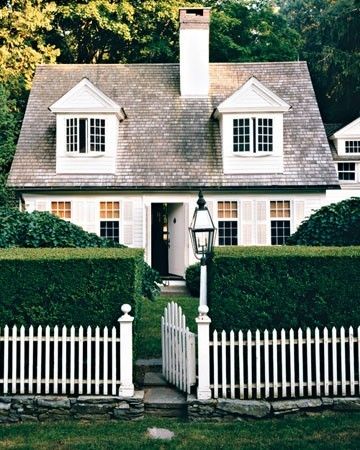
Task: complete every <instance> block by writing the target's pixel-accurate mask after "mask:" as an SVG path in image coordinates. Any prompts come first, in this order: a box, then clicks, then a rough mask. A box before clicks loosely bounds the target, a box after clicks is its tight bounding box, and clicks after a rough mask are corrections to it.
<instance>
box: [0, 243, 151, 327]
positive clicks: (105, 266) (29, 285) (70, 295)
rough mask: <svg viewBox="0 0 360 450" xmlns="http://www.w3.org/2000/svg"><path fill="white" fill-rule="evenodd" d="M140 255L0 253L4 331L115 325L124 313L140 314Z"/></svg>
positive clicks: (128, 252) (91, 251) (98, 251)
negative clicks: (125, 307)
mask: <svg viewBox="0 0 360 450" xmlns="http://www.w3.org/2000/svg"><path fill="white" fill-rule="evenodd" d="M142 270H143V252H142V250H139V249H128V248H124V249H119V248H117V249H115V248H113V249H99V248H96V249H94V248H91V249H23V248H15V249H2V250H0V286H1V287H0V326H4V325H5V324H8V325H12V324H16V325H22V324H24V325H30V324H32V325H51V326H54V325H75V326H79V325H83V326H87V325H92V326H93V325H99V326H100V327H103V326H105V325H107V326H109V325H117V319H118V318H119V317H120V315H121V310H120V307H121V305H122V304H123V303H129V304H130V305H131V306H132V308H133V311H132V314H135V315H136V313H137V308H138V304H139V303H140V302H138V301H137V300H138V299H139V297H140V296H141V282H142Z"/></svg>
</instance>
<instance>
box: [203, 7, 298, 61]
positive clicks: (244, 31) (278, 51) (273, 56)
mask: <svg viewBox="0 0 360 450" xmlns="http://www.w3.org/2000/svg"><path fill="white" fill-rule="evenodd" d="M207 4H208V5H210V6H212V8H213V9H212V16H211V17H212V19H211V28H210V58H211V60H212V61H223V62H250V61H289V60H296V59H297V56H298V50H299V45H300V36H299V34H298V33H297V32H296V31H294V30H293V29H291V27H289V25H288V24H287V23H286V21H285V19H284V17H283V16H281V15H280V14H278V10H277V8H275V7H274V6H273V2H272V1H268V0H253V1H248V0H229V1H220V2H218V1H215V2H214V1H210V2H207Z"/></svg>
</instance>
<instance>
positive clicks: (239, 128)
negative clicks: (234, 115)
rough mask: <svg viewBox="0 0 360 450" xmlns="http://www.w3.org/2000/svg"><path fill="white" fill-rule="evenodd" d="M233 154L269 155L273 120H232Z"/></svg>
mask: <svg viewBox="0 0 360 450" xmlns="http://www.w3.org/2000/svg"><path fill="white" fill-rule="evenodd" d="M233 151H234V152H235V153H251V154H253V153H257V154H263V153H269V152H272V151H273V119H269V118H251V119H250V118H244V119H233Z"/></svg>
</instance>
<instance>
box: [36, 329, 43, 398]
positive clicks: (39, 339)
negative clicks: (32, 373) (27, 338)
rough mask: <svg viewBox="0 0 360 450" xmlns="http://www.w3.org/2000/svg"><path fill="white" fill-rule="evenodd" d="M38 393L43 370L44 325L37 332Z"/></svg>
mask: <svg viewBox="0 0 360 450" xmlns="http://www.w3.org/2000/svg"><path fill="white" fill-rule="evenodd" d="M36 363H37V364H36V366H37V367H36V393H37V394H40V393H41V372H42V326H41V325H40V326H39V327H38V332H37V361H36Z"/></svg>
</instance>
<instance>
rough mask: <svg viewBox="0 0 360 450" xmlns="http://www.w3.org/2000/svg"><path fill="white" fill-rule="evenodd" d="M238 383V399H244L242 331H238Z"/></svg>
mask: <svg viewBox="0 0 360 450" xmlns="http://www.w3.org/2000/svg"><path fill="white" fill-rule="evenodd" d="M239 384H240V399H241V400H242V399H244V398H245V396H244V337H243V332H242V331H241V330H240V331H239Z"/></svg>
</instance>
